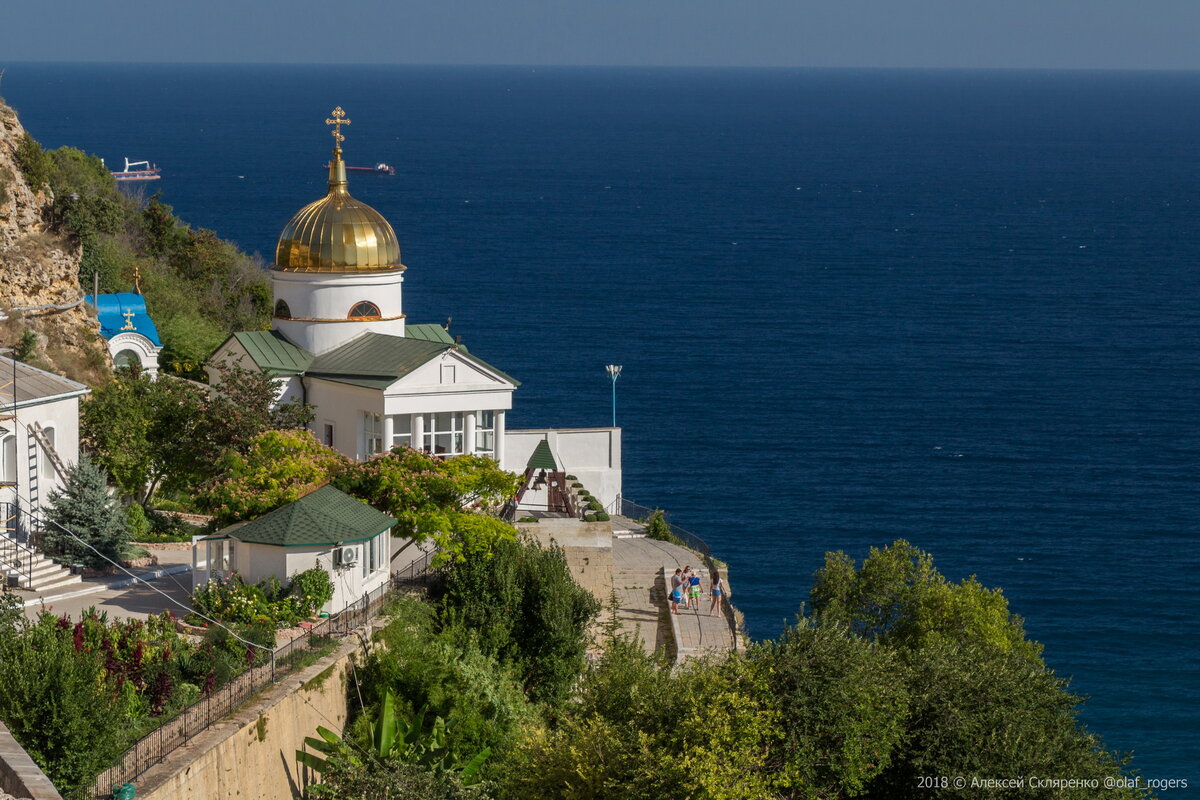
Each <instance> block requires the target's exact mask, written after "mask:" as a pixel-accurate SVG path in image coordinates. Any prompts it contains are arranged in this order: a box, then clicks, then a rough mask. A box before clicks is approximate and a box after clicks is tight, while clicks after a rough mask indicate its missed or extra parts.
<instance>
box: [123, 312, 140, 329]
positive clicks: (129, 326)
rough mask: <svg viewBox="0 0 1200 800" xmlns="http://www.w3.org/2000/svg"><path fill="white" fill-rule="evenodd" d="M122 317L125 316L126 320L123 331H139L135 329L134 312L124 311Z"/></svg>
mask: <svg viewBox="0 0 1200 800" xmlns="http://www.w3.org/2000/svg"><path fill="white" fill-rule="evenodd" d="M121 316H123V317H124V318H125V327H123V328H121V330H123V331H136V330H137V328H135V327H133V312H132V311H123V312H121Z"/></svg>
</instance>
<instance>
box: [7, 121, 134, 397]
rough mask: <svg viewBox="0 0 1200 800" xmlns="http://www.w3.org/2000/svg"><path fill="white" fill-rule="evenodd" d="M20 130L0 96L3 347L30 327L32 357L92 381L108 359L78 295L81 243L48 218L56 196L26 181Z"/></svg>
mask: <svg viewBox="0 0 1200 800" xmlns="http://www.w3.org/2000/svg"><path fill="white" fill-rule="evenodd" d="M24 136H25V129H24V128H23V127H21V123H20V121H19V120H18V119H17V114H16V112H15V111H13V110H12V109H11V108H9V107H8V106H6V105H4V103H3V102H0V318H2V319H0V347H17V346H19V345H20V343H21V340H22V337H25V338H26V339H28V337H27V336H25V334H26V331H31V332H32V333H33V334H34V335H35V336H36V337H37V344H36V345H35V347H34V348H33V352H32V354H30V355H29V356H28V357H27V358H26V360H27V361H29V363H31V364H33V365H34V366H38V367H41V368H43V369H48V370H50V371H51V372H55V373H58V374H60V375H64V376H66V377H69V378H72V379H74V380H78V381H82V382H84V383H89V384H91V383H95V382H96V381H98V380H101V379H102V378H103V377H104V376H105V375H107V374H109V373H110V371H111V367H112V363H111V360H110V358H109V355H108V348H107V347H106V346H105V344H104V341H103V340H102V339H101V338H100V326H99V323H97V321H96V317H95V314H94V312H92V310H91V309H90V308H89V306H88V305H87V304H85V303H83V302H82V300H83V290H82V289H81V288H80V285H79V261H80V257H81V255H82V248H81V247H80V246H79V244H78V243H77V242H73V241H72V240H71V238H70V237H69V236H67V235H66V234H64V233H62V232H59V231H56V230H54V229H53V228H52V227H51V226H50V225H48V224H47V222H46V220H47V218H48V213H47V212H48V211H49V209H50V207H51V205H52V204H53V202H54V196H53V195H52V194H51V192H50V189H49V188H46V187H41V188H38V189H34V188H32V187H30V186H29V184H28V182H27V181H26V180H25V176H24V175H23V174H22V172H21V168H20V166H19V165H18V164H17V158H16V153H17V148H18V146H19V145H20V143H21V140H22V139H23V138H24Z"/></svg>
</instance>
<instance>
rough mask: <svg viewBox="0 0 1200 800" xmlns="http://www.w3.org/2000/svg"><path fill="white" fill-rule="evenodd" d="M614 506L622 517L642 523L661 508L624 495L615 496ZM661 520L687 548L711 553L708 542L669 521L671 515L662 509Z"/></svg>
mask: <svg viewBox="0 0 1200 800" xmlns="http://www.w3.org/2000/svg"><path fill="white" fill-rule="evenodd" d="M616 507H617V513H618V514H620V515H621V516H623V517H628V518H629V519H631V520H633V521H634V522H640V523H642V524H643V525H644V524H645V523H646V522H647V521H648V520H649V519H650V517H651V516H652V515H653V514H654V512H655V511H661V509H655V508H649V507H647V506H643V505H638V504H637V503H635V502H633V501H632V500H626V499H625V498H624V497H618V498H617V501H616ZM663 521H664V522H666V523H667V528H668V529H669V530H670V531H671V534H672V535H673V536H674V537H675V538H676V539H678V540H679V541H680V543H681V544H683V546H684V547H686V548H688V549H689V550H695V551H696V552H697V553H700V554H701V555H704V556H711V555H712V548H710V547H709V546H708V542H706V541H704V540H703V539H701V538H700V537H699V536H697V535H696V534H694V533H692V532H691V531H689V530H685V529H684V528H681V527H679V526H678V525H676V524H674V523H673V522H671V515H670V513H669V512H666V511H663Z"/></svg>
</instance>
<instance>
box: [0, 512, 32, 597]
mask: <svg viewBox="0 0 1200 800" xmlns="http://www.w3.org/2000/svg"><path fill="white" fill-rule="evenodd" d="M20 533H21V510H20V506H18V505H17V504H15V503H0V567H2V568H3V570H4V575H3V576H0V577H2V578H3V580H4V581H5V582H6V583H7V580H8V576H9V575H13V574H15V575H16V576H17V584H18V585H21V579H22V578H24V580H25V583H24V585H25V586H26V587H28V586H29V585H30V584H31V583H32V582H33V562H34V561H35V560H37V558H38V552H37V550H35V549H34V548H33V547H31V546H29V545H28V544H26V543H24V542H22V541H21V540H20V538H19V537H20Z"/></svg>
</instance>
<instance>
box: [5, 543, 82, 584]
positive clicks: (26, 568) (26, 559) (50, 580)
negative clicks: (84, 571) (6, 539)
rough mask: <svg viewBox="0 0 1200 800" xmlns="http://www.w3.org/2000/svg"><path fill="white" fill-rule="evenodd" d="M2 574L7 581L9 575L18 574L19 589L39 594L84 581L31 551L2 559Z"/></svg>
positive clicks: (24, 551) (22, 551)
mask: <svg viewBox="0 0 1200 800" xmlns="http://www.w3.org/2000/svg"><path fill="white" fill-rule="evenodd" d="M0 573H2V577H4V578H5V579H7V577H8V574H9V573H16V574H17V576H18V578H17V586H18V587H19V588H21V589H28V590H29V591H32V592H36V593H39V594H40V593H42V592H45V591H48V590H51V589H59V588H61V587H63V586H69V585H70V584H72V583H79V582H81V581H82V580H83V579H82V578H80V577H79V576H78V575H73V574H72V573H71V571H70V570H69V569H67V568H66V567H64V566H62V565H60V564H56V563H55V562H53V561H51V560H50V559H48V558H46V556H44V555H43V554H41V553H37V552H34V551H31V550H20V551H18V554H17V555H15V556H14V555H11V554H9V555H7V556H5V557H2V558H0Z"/></svg>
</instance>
